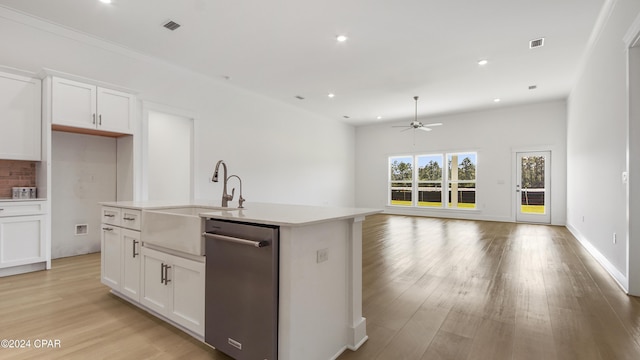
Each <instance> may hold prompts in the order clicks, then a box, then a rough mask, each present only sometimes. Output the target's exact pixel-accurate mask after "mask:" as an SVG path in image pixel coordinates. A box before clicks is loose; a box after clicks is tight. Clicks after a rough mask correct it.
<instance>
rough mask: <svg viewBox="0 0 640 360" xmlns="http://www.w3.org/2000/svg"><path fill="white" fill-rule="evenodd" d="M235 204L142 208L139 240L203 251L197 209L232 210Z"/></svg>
mask: <svg viewBox="0 0 640 360" xmlns="http://www.w3.org/2000/svg"><path fill="white" fill-rule="evenodd" d="M235 210H240V209H237V208H226V207H215V206H207V207H203V206H181V207H174V208H166V209H156V210H144V211H142V234H141V235H142V241H143V242H144V243H146V244H152V245H156V246H162V247H164V248H168V249H172V250H176V251H181V252H185V253H188V254H192V255H204V238H203V236H202V233H203V232H204V228H203V221H202V218H201V217H200V214H201V213H206V212H213V211H235Z"/></svg>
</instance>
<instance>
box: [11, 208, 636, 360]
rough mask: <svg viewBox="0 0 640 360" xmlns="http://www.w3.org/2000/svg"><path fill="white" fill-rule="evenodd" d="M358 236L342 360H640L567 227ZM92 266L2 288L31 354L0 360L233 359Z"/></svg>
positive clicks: (604, 277) (380, 227) (454, 227)
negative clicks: (352, 327) (353, 334)
mask: <svg viewBox="0 0 640 360" xmlns="http://www.w3.org/2000/svg"><path fill="white" fill-rule="evenodd" d="M363 236H364V237H363V241H364V250H363V252H364V254H363V255H364V257H363V258H364V259H363V274H364V275H363V299H364V303H363V306H364V310H363V312H364V316H365V317H367V332H368V334H369V340H368V341H367V342H366V343H365V344H364V345H363V346H362V347H361V348H360V350H359V351H357V352H351V351H348V350H347V351H346V352H345V353H344V354H343V355H342V356H340V358H339V360H351V359H363V360H364V359H366V360H372V359H381V360H395V359H408V360H409V359H416V360H419V359H491V360H497V359H536V360H539V359H544V360H547V359H561V360H565V359H580V360H582V359H603V360H610V359H640V345H639V344H638V339H640V301H639V300H638V299H637V298H633V297H628V296H626V295H625V294H624V293H623V292H622V290H620V289H619V288H618V287H617V285H616V284H615V283H614V282H613V280H612V279H611V278H610V277H609V275H608V274H607V273H606V272H605V271H604V270H603V269H602V268H601V267H600V266H599V265H598V264H597V263H596V262H595V260H593V258H591V257H590V255H588V254H587V253H586V252H585V251H584V249H582V247H580V245H579V244H578V243H577V241H576V240H575V239H574V238H573V237H572V236H571V234H570V233H569V232H568V231H567V230H566V229H564V228H562V227H551V226H541V225H524V224H509V223H493V222H477V221H463V220H443V219H430V218H419V217H404V216H389V215H375V216H372V217H368V218H367V220H366V221H365V223H364V229H363ZM99 264H100V257H99V254H92V255H86V256H78V257H73V258H66V259H60V260H55V261H54V263H53V266H54V268H53V270H51V271H46V272H37V273H31V274H25V275H17V276H12V277H6V278H0V339H31V340H32V348H31V349H24V350H17V349H1V348H0V359H88V358H91V359H216V360H218V359H225V360H226V359H229V358H228V357H226V356H224V355H223V354H221V353H219V352H216V351H215V350H212V349H210V348H208V347H207V346H206V345H204V344H202V343H200V342H198V341H197V340H195V339H193V338H191V337H190V336H189V335H186V334H184V333H183V332H181V331H180V330H177V329H175V328H174V327H172V326H170V325H168V324H165V323H164V322H162V321H161V320H158V319H156V318H154V317H153V316H151V315H149V314H147V313H146V312H144V311H143V310H139V309H137V308H136V307H134V306H131V305H129V304H128V303H126V302H124V301H122V300H120V299H118V298H117V297H115V296H113V295H111V294H109V292H108V290H107V288H106V287H105V286H103V285H102V284H101V283H100V280H99V277H100V265H99ZM35 339H52V340H55V339H59V340H60V342H61V348H58V349H34V348H33V345H34V343H33V341H34V340H35ZM296 360H298V359H296ZM299 360H305V359H299Z"/></svg>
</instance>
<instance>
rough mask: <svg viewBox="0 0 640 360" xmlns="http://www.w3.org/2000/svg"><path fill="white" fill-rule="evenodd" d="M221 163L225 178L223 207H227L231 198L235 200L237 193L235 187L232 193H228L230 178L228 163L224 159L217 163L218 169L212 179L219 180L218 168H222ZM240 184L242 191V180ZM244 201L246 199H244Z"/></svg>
mask: <svg viewBox="0 0 640 360" xmlns="http://www.w3.org/2000/svg"><path fill="white" fill-rule="evenodd" d="M220 164H222V170H223V173H222V178H223V180H224V181H223V184H224V185H223V186H222V207H227V206H229V200H233V194H234V193H235V191H236V189H235V188H234V189H232V190H231V195H229V194H227V181H229V178H227V164H225V163H224V160H220V161H218V163H217V164H216V169H215V170H214V171H213V177H212V178H211V181H213V182H218V169H219V168H220ZM238 179H240V178H238ZM240 186H241V187H240V189H241V190H240V191H241V192H242V182H241V183H240ZM242 201H244V199H243V200H242Z"/></svg>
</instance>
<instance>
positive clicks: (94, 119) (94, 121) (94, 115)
mask: <svg viewBox="0 0 640 360" xmlns="http://www.w3.org/2000/svg"><path fill="white" fill-rule="evenodd" d="M93 124H94V125H95V124H96V114H95V113H93Z"/></svg>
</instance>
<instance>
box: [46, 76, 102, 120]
mask: <svg viewBox="0 0 640 360" xmlns="http://www.w3.org/2000/svg"><path fill="white" fill-rule="evenodd" d="M52 87H53V88H52V99H51V122H52V124H54V125H65V126H72V127H79V128H86V129H95V128H96V124H97V113H96V87H95V86H93V85H89V84H84V83H81V82H77V81H73V80H67V79H62V78H57V77H54V78H53V79H52Z"/></svg>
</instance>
